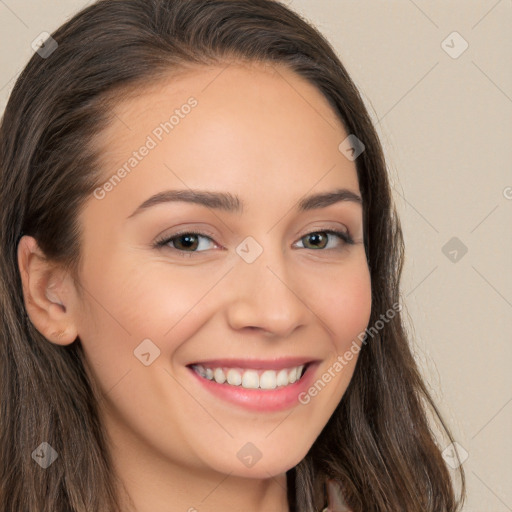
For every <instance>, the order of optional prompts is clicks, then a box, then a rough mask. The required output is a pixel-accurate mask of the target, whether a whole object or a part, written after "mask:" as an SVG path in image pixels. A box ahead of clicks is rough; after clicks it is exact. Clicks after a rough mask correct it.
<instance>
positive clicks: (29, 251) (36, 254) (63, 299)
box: [18, 235, 78, 345]
mask: <svg viewBox="0 0 512 512" xmlns="http://www.w3.org/2000/svg"><path fill="white" fill-rule="evenodd" d="M18 267H19V270H20V275H21V282H22V285H23V298H24V302H25V309H26V310H27V314H28V316H29V318H30V321H31V322H32V324H33V325H34V327H35V328H36V329H37V330H38V331H39V332H40V333H41V334H42V335H43V336H44V337H45V338H46V339H47V340H49V341H51V342H52V343H56V344H57V345H69V344H71V343H73V341H75V339H76V337H77V335H78V333H77V329H76V325H75V322H74V319H73V318H72V317H71V309H72V308H69V304H68V307H66V303H67V302H69V300H70V298H71V297H72V294H71V293H70V292H71V289H70V286H73V285H72V284H71V282H72V280H71V279H69V276H68V275H67V274H66V273H65V272H64V271H63V270H62V269H59V268H58V267H57V266H56V265H55V264H52V263H51V262H49V261H48V260H47V259H46V258H45V256H44V254H43V252H42V251H41V250H40V249H39V247H38V245H37V242H36V240H35V239H34V238H33V237H31V236H27V235H25V236H23V237H22V238H21V240H20V242H19V244H18Z"/></svg>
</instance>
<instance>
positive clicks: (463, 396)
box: [0, 0, 512, 512]
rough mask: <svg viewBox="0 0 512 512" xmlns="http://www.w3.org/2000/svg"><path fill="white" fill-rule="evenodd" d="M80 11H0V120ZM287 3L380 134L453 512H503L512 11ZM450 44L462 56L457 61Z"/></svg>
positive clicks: (42, 0)
mask: <svg viewBox="0 0 512 512" xmlns="http://www.w3.org/2000/svg"><path fill="white" fill-rule="evenodd" d="M90 3H91V2H84V1H83V0H52V1H48V0H0V43H1V47H2V52H1V55H0V112H1V111H3V109H4V107H5V104H6V101H7V98H8V95H9V93H10V90H11V88H12V86H13V84H14V80H15V78H16V77H17V76H18V74H19V72H20V71H21V69H22V68H23V67H24V65H25V63H26V62H27V60H28V58H29V57H30V56H31V54H32V52H33V50H32V49H31V42H32V41H33V40H34V39H35V38H36V37H37V36H38V35H39V34H40V33H41V32H43V31H47V32H50V33H51V32H52V31H53V30H54V29H56V28H57V27H58V26H59V25H60V24H61V23H62V22H64V21H65V20H66V19H67V18H68V17H69V16H70V15H72V14H74V13H75V12H76V11H78V10H79V9H81V8H82V7H84V6H85V5H88V4H90ZM286 3H288V4H289V5H290V7H291V8H293V9H295V10H296V11H298V12H300V13H301V14H303V15H304V16H305V17H306V18H307V19H309V20H310V21H311V22H312V23H313V24H315V25H316V26H317V27H318V28H319V29H320V30H321V31H322V32H323V33H324V34H325V35H326V36H327V38H328V39H329V40H330V41H331V42H332V44H333V45H334V46H335V48H336V50H337V52H338V54H339V55H340V57H341V60H342V61H343V62H344V64H345V65H346V66H347V69H348V71H349V73H351V75H352V77H353V79H354V80H355V82H356V84H357V85H358V87H359V89H360V91H361V92H362V94H363V97H364V98H365V101H366V103H367V105H368V107H369V109H370V113H371V115H372V117H373V118H374V120H375V122H376V123H377V128H378V130H379V133H380V135H381V138H382V141H383V144H384V147H385V151H386V154H387V159H388V164H389V168H390V174H391V180H392V183H393V187H394V194H395V199H396V202H397V206H398V208H399V211H400V213H401V219H402V224H403V229H404V235H405V241H406V262H405V269H404V276H403V285H402V295H403V301H404V304H405V307H406V310H407V314H408V316H409V323H410V327H409V329H410V332H411V336H412V338H413V347H414V350H415V353H416V354H417V358H418V361H419V362H420V364H421V368H422V369H423V372H424V374H425V376H426V378H427V379H428V382H429V384H430V387H431V388H432V392H433V394H434V397H435V398H436V399H437V400H438V403H439V405H440V408H441V411H442V412H443V413H444V414H445V417H446V419H447V420H448V422H449V424H450V426H451V427H452V428H453V431H454V434H455V435H456V438H457V441H458V443H459V444H460V445H461V446H462V447H463V448H464V450H465V451H467V453H468V458H467V460H465V462H464V468H465V469H466V474H467V478H468V487H469V497H468V502H467V505H466V506H465V508H464V512H477V511H478V512H482V511H485V512H506V511H512V464H511V462H512V441H511V432H512V374H511V372H510V369H509V368H510V366H511V363H512V343H511V341H512V335H511V332H512V314H511V313H512V258H511V255H512V236H511V234H512V229H511V226H512V165H511V164H512V143H511V137H512V115H511V114H512V65H511V55H512V35H511V34H512V1H511V0H499V1H496V0H490V1H483V0H481V1H468V0H465V1H462V0H459V1H451V2H445V1H442V0H437V1H435V2H434V1H430V2H427V1H426V0H423V1H422V0H414V1H413V0H394V1H384V0H371V1H368V0H366V1H361V0H358V1H355V0H346V1H341V0H316V1H313V0H292V1H287V2H286ZM454 31H457V32H458V33H459V34H460V36H462V38H463V39H464V40H465V41H467V43H468V45H469V46H468V48H467V49H466V50H465V51H464V52H463V53H462V54H461V55H460V56H458V57H457V58H452V57H451V56H450V55H448V53H446V51H445V49H444V48H446V49H447V50H448V51H450V52H452V54H453V52H458V51H460V49H462V46H461V44H462V43H463V41H462V40H461V39H457V37H458V36H455V37H454V36H450V37H449V38H448V39H446V38H447V36H449V35H450V34H451V33H452V32H454ZM444 40H446V42H445V43H443V41H444ZM507 187H508V188H507ZM453 237H456V240H455V241H452V242H450V244H449V245H448V246H446V247H445V244H447V243H448V242H449V241H450V240H451V239H452V238H453ZM452 244H455V245H452ZM462 244H463V245H462ZM463 246H465V247H466V248H467V253H466V254H464V255H462V252H461V248H462V247H463ZM444 247H445V249H444V252H443V248H444ZM454 250H455V251H456V252H457V254H455V252H453V251H454ZM450 251H451V253H450ZM445 253H446V254H448V256H449V257H450V258H452V259H455V261H452V260H451V259H450V258H449V257H448V256H446V255H445Z"/></svg>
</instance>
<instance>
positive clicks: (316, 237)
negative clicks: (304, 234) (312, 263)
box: [309, 233, 323, 244]
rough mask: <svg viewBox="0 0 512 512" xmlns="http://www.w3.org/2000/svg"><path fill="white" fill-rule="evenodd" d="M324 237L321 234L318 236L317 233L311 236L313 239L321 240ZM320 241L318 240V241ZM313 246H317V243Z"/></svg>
mask: <svg viewBox="0 0 512 512" xmlns="http://www.w3.org/2000/svg"><path fill="white" fill-rule="evenodd" d="M322 236H323V235H321V234H318V233H315V234H313V235H309V237H310V238H313V239H319V238H322ZM317 241H318V240H317ZM313 244H315V242H313Z"/></svg>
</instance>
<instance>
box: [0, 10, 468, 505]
mask: <svg viewBox="0 0 512 512" xmlns="http://www.w3.org/2000/svg"><path fill="white" fill-rule="evenodd" d="M0 169H1V191H0V194H1V200H0V203H1V205H2V206H1V224H0V226H1V227H0V229H1V231H0V233H1V247H2V253H1V258H2V259H1V265H0V268H1V279H0V283H1V287H2V288H1V293H0V296H1V300H2V304H1V306H2V307H1V311H2V331H1V334H0V349H1V352H0V355H1V363H0V364H1V366H0V368H1V380H2V383H3V387H2V392H1V395H0V396H1V398H0V399H1V405H2V414H1V415H0V418H1V419H0V436H1V441H2V442H1V448H0V450H1V453H0V461H1V462H0V468H1V470H0V475H1V476H0V502H1V506H0V510H2V511H4V510H5V511H23V512H35V511H40V510H48V511H50V510H51V511H66V512H68V511H71V510H72V511H76V512H86V511H87V512H89V511H90V512H92V511H113V510H116V511H128V510H129V511H136V512H145V511H152V512H159V511H164V510H165V511H166V512H168V511H172V512H174V511H178V510H179V511H182V510H183V511H184V510H188V511H196V510H199V511H220V510H225V509H226V508H227V507H228V506H229V507H230V508H231V509H234V510H244V511H246V512H256V511H263V510H264V511H288V510H289V511H299V512H306V511H307V512H316V511H320V510H329V511H330V512H334V511H340V510H352V511H354V512H356V511H357V512H363V511H364V512H370V511H379V512H384V511H386V512H391V511H393V512H396V511H398V510H407V511H408V512H411V511H417V512H420V511H421V512H425V511H432V512H434V511H435V512H441V511H455V510H458V509H459V507H460V505H461V503H460V502H458V501H457V499H456V497H455V492H454V489H453V486H452V482H451V475H450V474H449V472H448V470H447V468H446V465H445V464H444V462H443V458H442V456H441V453H440V450H441V448H442V447H441V448H440V447H439V444H438V443H439V442H441V441H440V440H437V439H436V438H434V436H433V434H432V431H431V430H430V427H429V421H428V416H427V415H428V414H429V413H430V414H432V416H433V419H435V420H437V423H438V427H439V428H441V430H442V433H443V434H444V435H445V436H446V439H444V440H443V441H442V442H443V443H444V444H448V443H449V442H452V441H453V438H452V435H451V433H450V431H449V429H448V428H447V426H446V425H445V423H444V422H443V420H442V418H441V416H440V415H439V412H438V410H437V409H436V406H435V404H434V403H433V401H432V399H431V397H430V395H429V393H428V391H427V389H426V387H425V384H424V383H423V381H422V379H421V376H420V373H419V371H418V369H417V367H416V364H415V361H414V359H413V357H412V355H411V352H410V349H409V346H408V340H407V336H406V333H405V331H404V328H403V326H402V320H401V316H400V310H401V305H400V300H399V283H400V274H401V265H402V257H403V241H402V232H401V229H400V223H399V220H398V218H397V215H396V212H395V208H394V206H393V203H392V196H391V192H390V187H389V183H388V178H387V173H386V166H385V160H384V157H383V152H382V149H381V145H380V143H379V140H378V137H377V135H376V132H375V130H374V128H373V126H372V124H371V121H370V118H369V116H368V113H367V111H366V109H365V107H364V105H363V102H362V100H361V98H360V96H359V94H358V92H357V90H356V88H355V86H354V84H353V83H352V81H351V79H350V78H349V76H348V74H347V72H346V70H345V68H344V67H343V65H342V64H341V63H340V61H339V59H338V58H337V56H336V55H335V53H334V51H333V49H332V48H331V46H330V45H329V44H328V42H327V41H326V40H325V39H324V38H323V37H322V36H321V35H320V34H319V33H318V31H316V30H315V29H314V28H313V27H311V26H310V25H309V24H308V23H306V22H305V21H304V20H303V19H301V18H300V17H299V16H298V15H297V14H295V13H293V12H292V11H291V10H289V9H288V8H286V7H285V6H283V5H281V4H279V3H277V2H273V1H269V0H251V1H248V0H215V1H208V2H207V1H205V0H103V1H99V2H97V3H95V4H93V5H90V6H89V7H87V8H85V9H84V10H83V11H82V12H80V13H78V14H77V15H76V16H74V17H73V18H72V19H71V20H69V21H68V22H66V23H65V24H64V25H63V26H62V27H60V28H59V29H58V30H57V31H55V32H54V33H53V34H52V36H51V38H50V39H48V40H47V41H45V42H44V44H42V45H41V46H40V48H39V49H38V51H37V53H36V54H35V55H34V56H33V57H32V59H31V60H30V62H29V63H28V65H27V67H26V68H25V69H24V71H23V72H22V74H21V76H20V77H19V79H18V81H17V83H16V85H15V87H14V89H13V91H12V94H11V96H10V99H9V102H8V104H7V107H6V110H5V114H4V117H3V120H2V125H1V135H0ZM305 244H307V245H305ZM458 475H459V476H460V478H461V484H462V492H461V497H462V498H463V496H464V492H465V487H464V474H463V471H462V468H459V470H458Z"/></svg>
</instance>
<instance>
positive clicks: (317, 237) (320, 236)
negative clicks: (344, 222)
mask: <svg viewBox="0 0 512 512" xmlns="http://www.w3.org/2000/svg"><path fill="white" fill-rule="evenodd" d="M329 235H334V236H335V237H337V238H338V239H341V240H342V243H341V247H343V246H344V245H346V244H353V243H354V241H353V240H352V238H351V236H350V234H349V233H343V232H342V231H335V230H332V229H326V230H323V231H312V232H311V233H308V234H307V235H304V236H303V237H302V238H301V240H307V239H309V240H310V242H309V245H308V246H306V245H305V247H304V248H305V249H314V250H315V249H325V248H326V247H327V245H328V242H329ZM331 248H334V249H335V248H336V247H331Z"/></svg>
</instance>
